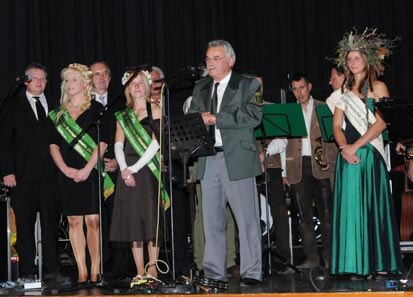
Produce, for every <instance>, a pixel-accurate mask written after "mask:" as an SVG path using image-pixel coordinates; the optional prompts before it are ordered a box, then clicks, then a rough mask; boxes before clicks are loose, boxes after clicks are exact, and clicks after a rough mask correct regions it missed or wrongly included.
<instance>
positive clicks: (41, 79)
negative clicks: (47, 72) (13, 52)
mask: <svg viewBox="0 0 413 297" xmlns="http://www.w3.org/2000/svg"><path fill="white" fill-rule="evenodd" d="M32 81H40V82H42V83H44V82H46V78H44V77H32Z"/></svg>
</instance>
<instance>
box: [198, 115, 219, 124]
mask: <svg viewBox="0 0 413 297" xmlns="http://www.w3.org/2000/svg"><path fill="white" fill-rule="evenodd" d="M201 116H202V120H203V121H204V124H205V125H207V126H210V125H215V124H216V122H217V119H216V117H215V115H213V114H211V113H210V112H203V113H201Z"/></svg>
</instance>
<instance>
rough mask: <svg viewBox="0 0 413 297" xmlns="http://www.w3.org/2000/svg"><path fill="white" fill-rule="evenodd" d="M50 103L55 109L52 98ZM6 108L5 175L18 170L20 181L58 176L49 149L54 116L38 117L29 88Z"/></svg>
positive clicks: (0, 149) (1, 148) (1, 161)
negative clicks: (51, 117)
mask: <svg viewBox="0 0 413 297" xmlns="http://www.w3.org/2000/svg"><path fill="white" fill-rule="evenodd" d="M47 103H48V106H49V111H50V110H52V109H53V108H54V106H52V104H51V102H50V101H49V100H48V102H47ZM5 109H6V110H5V116H4V120H3V122H2V124H1V128H0V139H1V145H0V172H1V174H2V177H4V176H6V175H9V174H15V175H16V180H17V183H19V181H20V182H22V181H33V180H39V179H44V180H48V179H54V177H55V173H56V167H55V165H54V163H53V160H52V158H51V156H50V151H49V136H50V131H51V129H52V127H53V124H52V122H51V120H50V119H49V118H47V120H46V121H44V122H43V123H42V124H40V123H39V122H38V121H37V119H36V116H35V114H34V112H33V109H32V107H31V106H30V103H29V101H28V100H27V97H26V93H25V92H24V93H23V94H21V95H19V96H17V97H15V98H12V99H11V100H10V102H9V103H8V104H7V105H6V106H5Z"/></svg>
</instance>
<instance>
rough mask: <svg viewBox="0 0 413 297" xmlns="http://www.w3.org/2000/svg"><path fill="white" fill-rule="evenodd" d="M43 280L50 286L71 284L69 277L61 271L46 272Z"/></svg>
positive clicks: (67, 285)
mask: <svg viewBox="0 0 413 297" xmlns="http://www.w3.org/2000/svg"><path fill="white" fill-rule="evenodd" d="M43 281H44V282H46V284H47V285H52V286H60V287H69V286H71V285H72V280H71V279H70V277H67V276H64V275H63V274H62V273H61V272H56V273H47V274H46V275H45V276H44V277H43Z"/></svg>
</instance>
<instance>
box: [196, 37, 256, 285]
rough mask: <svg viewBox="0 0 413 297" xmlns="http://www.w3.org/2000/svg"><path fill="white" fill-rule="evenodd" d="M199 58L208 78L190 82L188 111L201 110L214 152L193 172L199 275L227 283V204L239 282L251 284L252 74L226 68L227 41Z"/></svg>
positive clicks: (229, 57) (229, 62)
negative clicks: (198, 201)
mask: <svg viewBox="0 0 413 297" xmlns="http://www.w3.org/2000/svg"><path fill="white" fill-rule="evenodd" d="M205 61H206V65H207V68H208V75H209V76H208V77H206V78H204V79H202V80H200V81H198V82H197V83H196V85H195V88H194V90H193V95H192V102H191V107H190V110H189V111H190V112H199V113H201V114H202V118H203V121H204V123H205V125H207V126H208V127H209V131H210V135H211V137H212V139H213V141H214V143H215V151H216V152H217V154H216V155H214V156H209V157H202V158H199V168H198V176H197V178H198V179H200V180H201V187H202V197H203V218H204V231H205V241H206V242H205V254H204V261H203V267H204V273H205V276H206V277H207V278H208V279H212V280H219V281H223V282H226V281H227V269H226V220H227V214H226V205H227V203H229V205H230V207H231V209H232V212H233V214H234V217H235V220H236V223H237V225H238V230H239V240H240V262H241V263H240V264H241V265H240V266H241V267H240V270H241V271H240V272H241V278H242V282H241V285H242V286H257V285H260V284H261V279H262V261H261V253H262V251H261V229H260V218H259V206H258V196H257V188H256V183H255V176H257V175H260V174H261V168H260V161H259V155H258V150H257V146H256V143H255V136H254V127H256V126H257V125H259V124H260V122H261V118H262V108H261V104H262V99H261V95H260V92H259V89H260V86H259V84H258V81H257V80H256V79H255V77H248V76H245V75H240V74H238V73H236V72H234V71H232V67H233V66H234V63H235V52H234V50H233V48H232V46H231V44H229V43H228V42H227V41H224V40H215V41H211V42H210V43H209V44H208V49H207V52H206V57H205ZM208 279H207V281H208Z"/></svg>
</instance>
